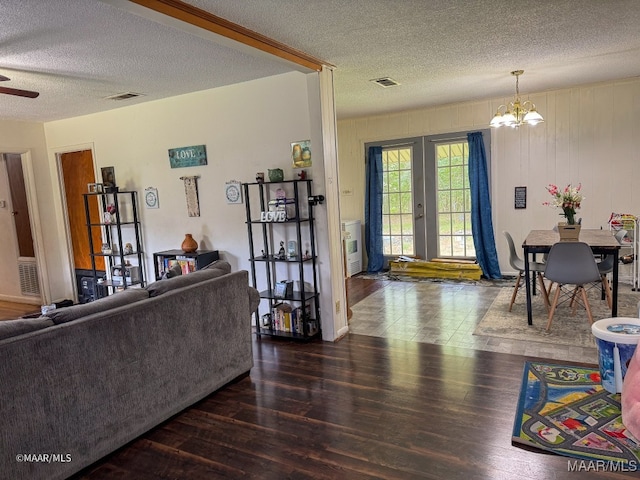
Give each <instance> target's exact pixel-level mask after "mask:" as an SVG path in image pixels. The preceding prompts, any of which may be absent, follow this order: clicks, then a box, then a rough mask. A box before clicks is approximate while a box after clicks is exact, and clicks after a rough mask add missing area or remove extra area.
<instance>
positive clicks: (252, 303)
mask: <svg viewBox="0 0 640 480" xmlns="http://www.w3.org/2000/svg"><path fill="white" fill-rule="evenodd" d="M247 289H248V290H249V312H251V313H253V312H255V311H256V309H257V308H258V305H260V293H259V292H258V290H256V289H255V288H253V287H247Z"/></svg>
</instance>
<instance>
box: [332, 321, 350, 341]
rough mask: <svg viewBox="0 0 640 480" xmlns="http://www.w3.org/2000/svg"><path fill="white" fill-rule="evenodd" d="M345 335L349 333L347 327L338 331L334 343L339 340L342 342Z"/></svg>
mask: <svg viewBox="0 0 640 480" xmlns="http://www.w3.org/2000/svg"><path fill="white" fill-rule="evenodd" d="M347 333H349V325H345V326H344V327H342V328H341V329H340V330H338V334H337V335H336V338H335V340H334V342H339V341H340V340H342V338H343V337H345V336H346V335H347Z"/></svg>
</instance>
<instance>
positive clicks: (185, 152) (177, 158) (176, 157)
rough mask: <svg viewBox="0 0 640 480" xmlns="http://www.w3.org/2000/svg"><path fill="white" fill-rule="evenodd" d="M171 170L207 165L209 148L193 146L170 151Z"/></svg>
mask: <svg viewBox="0 0 640 480" xmlns="http://www.w3.org/2000/svg"><path fill="white" fill-rule="evenodd" d="M169 163H170V164H171V168H181V167H198V166H200V165H206V164H207V146H206V145H193V146H191V147H180V148H170V149H169Z"/></svg>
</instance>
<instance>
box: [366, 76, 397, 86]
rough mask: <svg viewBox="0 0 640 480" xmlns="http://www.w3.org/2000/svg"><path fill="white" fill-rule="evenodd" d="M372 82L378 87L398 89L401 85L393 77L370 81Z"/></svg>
mask: <svg viewBox="0 0 640 480" xmlns="http://www.w3.org/2000/svg"><path fill="white" fill-rule="evenodd" d="M369 81H370V82H373V83H375V84H377V85H380V86H381V87H384V88H387V87H396V86H398V85H400V84H399V83H398V82H396V81H395V80H394V79H393V78H391V77H384V78H374V79H373V80H369Z"/></svg>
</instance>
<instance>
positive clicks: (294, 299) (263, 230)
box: [242, 179, 321, 340]
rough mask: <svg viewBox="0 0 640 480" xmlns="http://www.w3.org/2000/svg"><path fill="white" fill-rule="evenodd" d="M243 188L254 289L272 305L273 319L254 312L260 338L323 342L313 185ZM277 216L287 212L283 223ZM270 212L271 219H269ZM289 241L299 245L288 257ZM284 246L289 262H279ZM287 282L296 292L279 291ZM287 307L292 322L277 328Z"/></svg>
mask: <svg viewBox="0 0 640 480" xmlns="http://www.w3.org/2000/svg"><path fill="white" fill-rule="evenodd" d="M242 185H243V189H244V198H245V209H246V216H247V221H246V224H247V233H248V237H249V254H250V257H249V261H250V262H251V278H252V282H253V286H254V288H256V289H257V290H259V291H260V298H261V299H263V300H264V301H266V302H267V303H268V313H266V314H264V315H262V316H261V315H260V307H259V308H258V310H256V312H254V320H255V331H256V334H257V335H258V336H260V335H270V336H275V337H285V338H291V339H296V340H310V339H312V338H314V337H317V336H319V335H320V333H321V332H320V306H319V297H320V293H319V291H318V280H317V278H318V275H317V256H316V243H315V231H314V217H313V208H314V205H315V202H314V201H310V200H309V199H312V198H313V191H312V180H310V179H305V180H284V181H281V182H261V183H243V184H242ZM278 189H281V190H283V191H284V192H285V200H283V199H282V198H281V197H278V196H277V194H276V191H277V190H278ZM256 197H257V198H256ZM270 209H271V210H270ZM274 210H276V211H277V210H280V211H284V212H285V214H284V218H283V217H282V216H280V217H278V216H277V215H275V212H274ZM266 212H271V213H270V214H269V215H266ZM280 215H282V214H280ZM275 218H278V219H279V220H277V221H273V220H274V219H275ZM289 240H294V241H295V251H294V252H293V253H294V255H289V249H288V245H287V244H288V241H289ZM281 241H282V242H284V250H285V255H284V257H282V256H280V248H281V247H280V242H281ZM282 281H288V282H293V285H295V288H293V289H289V290H287V289H285V288H283V291H279V287H281V286H282V285H278V282H282ZM296 283H297V285H296ZM261 305H262V302H261ZM287 306H288V307H291V312H290V316H289V322H288V323H287V322H286V320H285V322H284V323H282V322H278V321H277V318H276V317H277V312H278V311H279V310H280V311H284V310H286V309H287V308H288V307H287ZM285 307H286V308H285ZM286 313H287V312H285V314H284V315H285V318H286ZM265 319H267V321H265Z"/></svg>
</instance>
